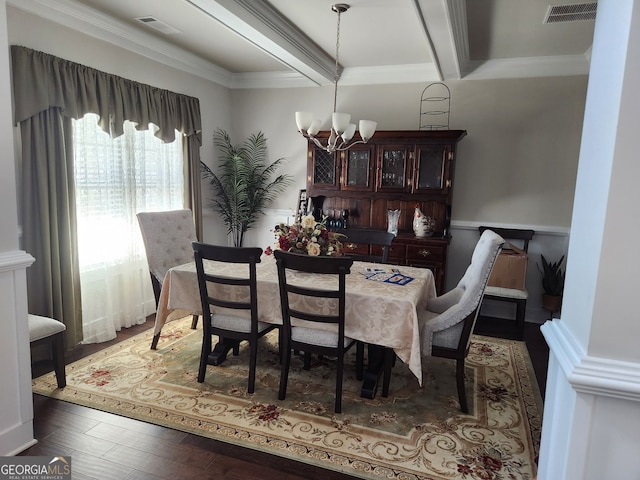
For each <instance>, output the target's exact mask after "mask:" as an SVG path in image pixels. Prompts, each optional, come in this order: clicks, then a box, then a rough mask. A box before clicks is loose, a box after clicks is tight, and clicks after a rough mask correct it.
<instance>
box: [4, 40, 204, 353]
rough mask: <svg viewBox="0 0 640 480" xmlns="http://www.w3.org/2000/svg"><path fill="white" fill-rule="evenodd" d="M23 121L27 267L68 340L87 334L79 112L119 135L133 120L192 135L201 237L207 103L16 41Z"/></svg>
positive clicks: (191, 181)
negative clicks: (76, 147)
mask: <svg viewBox="0 0 640 480" xmlns="http://www.w3.org/2000/svg"><path fill="white" fill-rule="evenodd" d="M11 60H12V72H13V94H14V103H15V106H14V109H15V122H16V124H20V129H21V137H22V189H21V190H22V192H21V193H22V195H21V198H22V218H21V223H22V238H23V248H24V249H25V250H26V251H27V252H29V253H30V254H32V255H33V256H34V257H35V259H36V261H35V263H34V264H33V265H32V266H31V267H30V268H29V269H28V270H27V287H28V295H29V310H30V312H31V313H35V314H39V315H46V316H51V317H54V318H56V319H58V320H61V321H63V322H64V323H65V324H66V325H67V333H66V335H67V336H66V341H67V346H68V347H69V346H73V345H75V344H77V343H78V342H79V341H81V340H82V318H81V307H80V305H81V303H80V298H81V297H80V276H79V275H80V274H79V267H78V251H77V230H76V213H75V191H74V180H73V149H72V139H71V135H72V133H71V119H72V118H82V117H83V116H84V115H85V114H86V113H96V114H97V115H98V116H99V117H100V120H99V125H100V127H101V128H102V129H103V130H104V131H105V132H107V133H109V134H110V135H111V136H112V137H117V136H119V135H122V133H123V124H124V121H125V120H129V121H131V122H135V123H136V124H137V126H136V128H138V129H140V130H144V129H147V128H149V127H148V126H149V123H153V124H155V125H157V126H158V127H159V129H158V131H157V132H156V133H155V136H156V137H158V138H160V139H162V140H163V141H165V142H172V141H173V140H174V139H175V130H178V131H179V132H181V133H182V134H183V135H184V136H185V142H184V143H185V150H184V151H185V164H186V170H187V171H186V174H185V187H186V188H187V189H188V201H187V204H188V206H189V208H191V210H192V211H193V214H194V221H195V223H196V228H197V234H198V238H200V236H201V231H202V200H201V198H200V145H201V144H202V132H201V118H200V102H199V100H198V99H197V98H195V97H189V96H186V95H181V94H177V93H174V92H170V91H167V90H162V89H159V88H155V87H152V86H149V85H144V84H140V83H137V82H134V81H132V80H127V79H124V78H121V77H118V76H116V75H111V74H108V73H105V72H101V71H99V70H95V69H93V68H89V67H86V66H84V65H80V64H77V63H74V62H70V61H68V60H63V59H61V58H58V57H55V56H52V55H49V54H46V53H43V52H38V51H35V50H31V49H29V48H25V47H21V46H16V45H12V46H11Z"/></svg>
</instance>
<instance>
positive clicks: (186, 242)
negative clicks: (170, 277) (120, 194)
mask: <svg viewBox="0 0 640 480" xmlns="http://www.w3.org/2000/svg"><path fill="white" fill-rule="evenodd" d="M137 217H138V224H139V225H140V231H141V232H142V240H143V241H144V248H145V251H146V253H147V262H148V264H149V272H150V273H151V275H152V276H153V277H155V279H156V280H157V281H158V283H159V284H160V285H162V281H163V280H164V276H165V274H166V273H167V270H169V269H170V268H173V267H175V266H176V265H182V264H183V263H188V262H192V261H193V250H192V249H191V242H193V241H196V240H197V238H196V227H195V224H194V222H193V214H192V213H191V210H186V209H184V210H169V211H165V212H140V213H138V214H137Z"/></svg>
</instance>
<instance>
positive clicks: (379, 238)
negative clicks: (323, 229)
mask: <svg viewBox="0 0 640 480" xmlns="http://www.w3.org/2000/svg"><path fill="white" fill-rule="evenodd" d="M336 233H340V234H342V235H345V237H346V238H343V239H341V240H340V241H341V243H342V244H343V245H344V248H343V250H344V254H345V255H348V256H350V257H351V258H353V259H354V260H361V261H363V262H378V263H387V261H388V259H389V248H390V246H391V243H392V242H393V239H394V238H395V235H394V234H393V233H391V232H385V231H384V230H367V229H361V228H354V229H337V230H336ZM358 245H372V246H380V247H382V255H373V254H370V255H368V254H367V255H365V254H360V253H350V250H353V249H354V248H357V246H358Z"/></svg>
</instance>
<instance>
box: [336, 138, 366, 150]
mask: <svg viewBox="0 0 640 480" xmlns="http://www.w3.org/2000/svg"><path fill="white" fill-rule="evenodd" d="M346 143H347V142H343V143H342V144H341V145H340V148H336V152H343V151H345V150H349V149H350V148H351V147H353V146H354V145H358V144H360V143H367V142H365V141H364V140H356V141H354V142H352V143H349V144H347V145H345V144H346Z"/></svg>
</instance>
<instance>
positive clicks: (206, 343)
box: [198, 333, 211, 383]
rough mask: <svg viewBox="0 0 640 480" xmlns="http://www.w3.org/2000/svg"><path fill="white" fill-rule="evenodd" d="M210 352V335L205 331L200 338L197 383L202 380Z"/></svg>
mask: <svg viewBox="0 0 640 480" xmlns="http://www.w3.org/2000/svg"><path fill="white" fill-rule="evenodd" d="M210 353H211V335H209V334H207V333H205V334H204V337H203V338H202V351H201V352H200V369H199V370H198V383H202V382H204V375H205V373H207V364H208V359H209V354H210Z"/></svg>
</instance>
